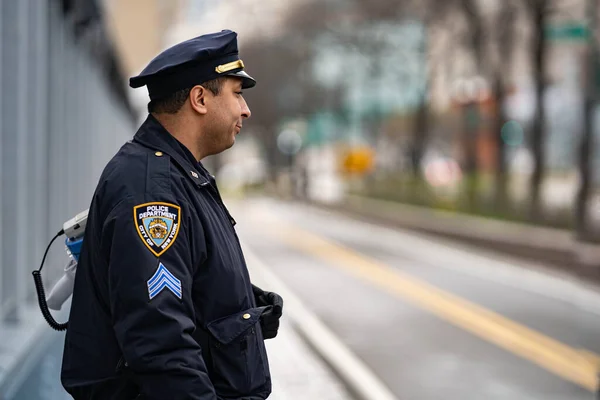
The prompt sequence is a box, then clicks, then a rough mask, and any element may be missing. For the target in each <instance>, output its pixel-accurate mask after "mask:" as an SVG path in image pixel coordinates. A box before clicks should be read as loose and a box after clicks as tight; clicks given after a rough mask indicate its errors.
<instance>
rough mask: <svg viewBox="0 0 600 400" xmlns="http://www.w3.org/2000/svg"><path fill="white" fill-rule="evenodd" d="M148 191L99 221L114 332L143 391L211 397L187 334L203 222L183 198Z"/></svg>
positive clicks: (155, 396) (180, 396)
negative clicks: (201, 223) (181, 201)
mask: <svg viewBox="0 0 600 400" xmlns="http://www.w3.org/2000/svg"><path fill="white" fill-rule="evenodd" d="M149 197H150V196H148V195H147V196H145V197H143V198H137V199H134V198H128V199H126V200H123V201H122V202H121V203H120V204H118V205H117V206H116V207H115V208H114V209H113V210H112V211H111V213H110V215H109V216H108V218H107V219H106V220H105V223H104V225H103V240H102V241H103V245H102V247H103V249H104V250H105V253H104V254H108V255H109V260H108V278H109V279H108V282H109V297H110V311H111V317H112V323H113V327H114V332H115V335H116V338H117V341H118V343H119V345H120V347H121V351H122V353H123V357H124V361H125V363H126V365H127V368H129V369H130V370H131V371H132V372H133V374H134V376H135V379H136V381H137V383H138V384H139V385H140V388H141V392H142V394H143V398H144V399H172V400H177V399H195V400H209V399H210V400H213V399H214V400H216V398H217V397H216V394H215V390H214V387H213V385H212V383H211V381H210V379H209V377H208V373H207V369H206V366H205V364H204V361H203V358H202V353H201V349H200V346H199V344H198V343H197V342H196V341H195V340H194V339H193V338H192V333H193V331H194V329H195V314H194V307H193V302H192V280H193V273H192V271H193V270H192V266H193V265H195V264H194V262H195V261H197V260H193V259H192V258H193V257H194V258H197V257H198V254H201V253H204V254H205V247H204V246H205V245H204V240H203V234H202V227H201V225H200V222H199V221H198V219H197V218H193V216H192V215H191V214H190V213H191V210H190V209H189V208H186V207H182V204H177V203H176V202H175V201H173V200H172V199H168V198H166V199H165V198H164V196H160V197H159V198H156V197H157V196H154V198H149ZM190 238H193V244H194V246H196V247H195V249H192V247H191V245H192V243H190V242H191V240H190Z"/></svg>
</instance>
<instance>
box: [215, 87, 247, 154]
mask: <svg viewBox="0 0 600 400" xmlns="http://www.w3.org/2000/svg"><path fill="white" fill-rule="evenodd" d="M210 96H211V99H210V100H211V101H210V106H209V107H207V108H208V113H207V116H209V117H210V118H209V121H210V129H209V130H208V132H207V133H208V134H209V135H210V138H209V140H210V141H211V142H212V146H211V147H213V151H214V152H215V153H220V152H222V151H223V150H226V149H228V148H230V147H231V146H233V144H234V143H235V136H236V135H237V134H238V133H240V130H241V129H242V124H243V121H244V119H246V118H250V114H251V113H250V109H249V108H248V104H246V100H244V97H243V96H242V80H241V79H239V78H233V77H227V78H225V81H224V82H223V86H222V87H221V92H220V93H219V94H218V95H217V96H212V95H210Z"/></svg>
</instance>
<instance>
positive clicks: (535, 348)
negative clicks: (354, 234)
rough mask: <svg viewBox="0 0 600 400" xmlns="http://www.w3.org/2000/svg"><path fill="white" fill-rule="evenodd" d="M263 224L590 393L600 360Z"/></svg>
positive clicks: (302, 235) (345, 252)
mask: <svg viewBox="0 0 600 400" xmlns="http://www.w3.org/2000/svg"><path fill="white" fill-rule="evenodd" d="M268 219H269V218H267V221H266V222H267V224H263V226H264V227H269V228H270V230H271V231H272V233H273V234H274V236H276V237H277V238H278V239H280V240H282V241H284V242H285V243H286V244H288V245H289V246H291V247H295V248H297V249H300V250H303V251H306V252H307V253H312V254H314V255H317V256H319V257H320V258H322V259H323V260H325V261H327V262H328V263H330V264H331V265H333V266H335V267H337V268H339V269H342V270H344V271H345V272H347V273H350V274H352V275H354V276H356V277H358V278H360V279H362V280H365V281H368V282H370V283H372V284H374V285H377V286H379V287H380V288H383V289H385V290H387V291H388V292H390V293H391V294H393V295H395V296H398V297H401V298H403V299H405V300H408V301H410V302H412V303H413V304H415V305H417V306H419V307H421V308H423V309H425V310H427V311H429V312H431V313H433V314H435V315H437V316H438V317H440V318H442V319H444V320H446V321H447V322H449V323H451V324H453V325H455V326H457V327H460V328H462V329H464V330H466V331H469V332H471V333H472V334H474V335H476V336H479V337H480V338H482V339H484V340H486V341H488V342H491V343H494V344H496V345H497V346H499V347H501V348H503V349H505V350H508V351H510V352H511V353H513V354H516V355H518V356H520V357H522V358H524V359H527V360H529V361H531V362H533V363H535V364H537V365H539V366H540V367H542V368H544V369H546V370H547V371H550V372H552V373H554V374H556V375H558V376H560V377H562V378H563V379H566V380H568V381H571V382H574V383H576V384H577V385H579V386H581V387H583V388H585V389H587V390H589V391H592V392H593V391H594V390H596V387H597V376H598V375H597V372H598V364H597V362H596V361H597V360H599V359H600V358H599V357H600V356H598V355H596V354H593V353H590V352H587V351H582V350H576V349H573V348H571V347H569V346H568V345H566V344H564V343H562V342H559V341H557V340H555V339H552V338H550V337H548V336H545V335H543V334H542V333H540V332H537V331H535V330H533V329H530V328H527V327H525V326H523V325H521V324H518V323H516V322H514V321H512V320H510V319H508V318H505V317H503V316H501V315H499V314H497V313H494V312H492V311H490V310H487V309H485V308H483V307H481V306H478V305H476V304H474V303H471V302H469V301H467V300H464V299H462V298H460V297H458V296H455V295H453V294H451V293H448V292H446V291H444V290H441V289H439V288H437V287H435V286H432V285H430V284H428V283H426V282H424V281H421V280H419V279H416V278H414V277H411V276H410V275H408V274H405V273H403V272H401V271H398V270H397V269H394V268H391V267H390V266H388V265H386V264H384V263H381V262H379V261H376V260H374V259H370V258H368V257H366V256H363V255H361V254H359V253H357V252H354V251H352V250H350V249H348V248H345V247H344V246H341V245H339V244H334V243H331V242H329V241H327V240H325V239H323V238H321V237H319V236H317V235H314V234H312V233H309V232H307V231H304V230H301V229H298V228H296V227H293V226H291V225H287V224H282V223H281V222H279V221H277V222H275V221H273V223H270V222H269V221H268ZM263 222H265V220H264V219H263Z"/></svg>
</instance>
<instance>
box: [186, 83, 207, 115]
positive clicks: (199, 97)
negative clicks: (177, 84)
mask: <svg viewBox="0 0 600 400" xmlns="http://www.w3.org/2000/svg"><path fill="white" fill-rule="evenodd" d="M208 96H209V91H208V90H206V89H205V88H204V87H203V86H200V85H196V86H194V87H193V88H192V89H191V90H190V105H191V106H192V109H193V110H194V111H196V112H197V113H199V114H206V113H207V111H208V109H207V107H206V103H207V100H208V99H207V97H208Z"/></svg>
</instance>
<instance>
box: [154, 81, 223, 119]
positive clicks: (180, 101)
mask: <svg viewBox="0 0 600 400" xmlns="http://www.w3.org/2000/svg"><path fill="white" fill-rule="evenodd" d="M202 86H203V87H204V88H205V89H207V90H210V91H211V92H212V94H214V95H215V96H218V95H219V93H221V88H222V87H223V78H216V79H212V80H210V81H207V82H204V83H202ZM191 90H192V88H187V89H182V90H178V91H177V92H175V93H171V94H170V95H168V96H166V97H163V98H161V99H156V100H152V101H150V103H148V112H149V113H155V114H164V113H166V114H176V113H177V112H178V111H179V110H180V109H181V107H183V105H184V104H185V101H186V100H187V98H188V97H189V95H190V91H191Z"/></svg>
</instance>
